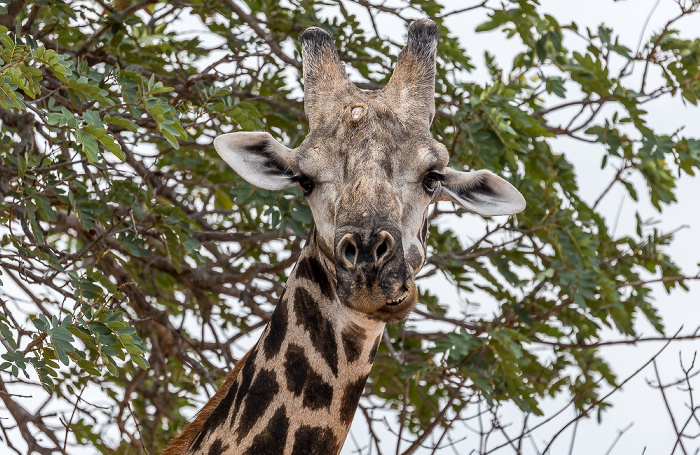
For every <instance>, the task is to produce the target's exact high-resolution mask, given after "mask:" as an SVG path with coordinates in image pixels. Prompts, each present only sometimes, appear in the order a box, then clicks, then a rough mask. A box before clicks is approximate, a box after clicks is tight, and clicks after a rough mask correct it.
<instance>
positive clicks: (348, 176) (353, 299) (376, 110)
mask: <svg viewBox="0 0 700 455" xmlns="http://www.w3.org/2000/svg"><path fill="white" fill-rule="evenodd" d="M437 31H438V30H437V26H436V25H435V23H434V22H432V21H430V20H427V19H425V20H418V21H415V22H414V23H413V24H412V25H411V27H410V28H409V30H408V42H407V44H406V46H405V47H404V49H403V50H402V52H401V54H400V55H399V58H398V61H397V64H396V68H395V69H394V72H393V74H392V76H391V79H390V80H389V82H388V84H387V85H386V86H385V87H384V88H382V89H380V90H376V91H364V90H360V89H358V88H357V87H356V86H355V85H354V84H353V83H351V82H350V81H349V80H348V78H347V76H346V74H345V69H344V67H343V65H342V64H341V62H340V60H339V58H338V54H337V52H336V49H335V46H334V44H333V39H332V38H331V36H330V35H329V34H328V33H327V32H325V31H324V30H322V29H320V28H317V27H312V28H309V29H307V30H306V31H304V33H302V34H301V37H300V40H301V44H302V56H303V70H304V110H305V111H306V116H307V118H308V121H309V135H308V136H307V137H306V138H305V139H304V141H303V142H302V143H301V145H300V146H299V147H297V148H295V149H289V148H287V147H285V146H284V145H282V144H280V143H279V142H277V141H276V140H275V139H273V137H272V136H271V135H270V134H268V133H261V132H260V133H248V132H246V133H232V134H224V135H222V136H219V137H218V138H216V140H215V141H214V146H215V147H216V150H217V151H218V153H219V154H220V155H221V156H222V157H223V159H224V160H225V161H226V162H227V163H228V164H229V165H230V166H231V167H232V168H233V169H234V170H235V171H236V172H237V173H238V174H240V175H241V176H242V177H243V178H244V179H246V180H247V181H248V182H250V183H251V184H253V185H257V186H259V187H261V188H266V189H269V190H281V189H284V188H286V187H289V186H292V185H297V186H298V187H299V188H301V190H302V191H303V192H304V195H305V196H306V198H307V200H308V203H309V205H310V207H311V211H312V213H313V216H314V221H315V232H314V235H315V239H314V240H315V242H316V244H317V245H318V248H319V250H320V252H321V253H322V254H323V255H324V256H325V258H326V259H327V261H325V262H326V263H327V264H329V266H330V268H331V269H332V270H331V275H332V276H333V277H334V279H335V284H336V293H337V295H338V297H339V299H340V301H341V302H342V303H343V304H344V305H345V306H346V307H348V308H350V309H351V310H354V311H359V312H362V313H365V314H367V315H369V316H370V317H372V318H375V319H379V320H382V321H385V322H394V321H398V320H400V319H402V318H404V317H405V316H406V315H408V313H409V312H410V311H411V310H412V309H413V308H414V306H415V304H416V302H417V300H418V293H417V290H416V286H415V284H414V277H415V276H416V274H417V273H418V271H419V270H420V269H421V267H422V266H423V264H424V261H425V255H426V235H427V230H428V218H427V216H428V208H429V206H430V204H432V203H434V202H436V201H438V200H451V201H454V202H455V203H457V204H459V205H460V206H462V207H464V208H465V209H466V210H468V211H470V212H473V213H477V214H480V215H484V216H492V215H509V214H515V213H518V212H520V211H521V210H523V209H524V207H525V200H524V198H523V197H522V195H521V194H520V193H519V192H518V190H516V189H515V188H514V187H513V186H512V185H511V184H510V183H508V182H506V181H505V180H503V179H502V178H500V177H497V176H496V175H494V174H492V173H491V172H489V171H475V172H460V171H456V170H452V169H450V168H449V167H447V161H448V153H447V148H446V147H445V146H444V145H442V144H440V143H439V142H437V141H435V140H434V139H433V138H432V136H431V134H430V124H431V123H432V121H433V117H434V115H435V100H434V95H435V93H434V92H435V54H436V48H437V37H438V33H437Z"/></svg>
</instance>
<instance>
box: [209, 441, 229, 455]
mask: <svg viewBox="0 0 700 455" xmlns="http://www.w3.org/2000/svg"><path fill="white" fill-rule="evenodd" d="M227 449H228V444H227V445H223V442H222V441H221V439H217V440H216V441H214V444H212V445H211V447H209V451H208V452H207V455H224V452H225V451H226V450H227Z"/></svg>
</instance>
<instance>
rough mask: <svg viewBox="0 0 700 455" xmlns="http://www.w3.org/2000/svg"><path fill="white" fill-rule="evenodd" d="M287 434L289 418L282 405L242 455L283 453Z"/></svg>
mask: <svg viewBox="0 0 700 455" xmlns="http://www.w3.org/2000/svg"><path fill="white" fill-rule="evenodd" d="M288 432H289V418H287V410H286V409H285V407H284V405H282V406H280V408H279V409H278V410H277V411H275V414H274V415H273V416H272V418H271V419H270V421H269V422H268V423H267V426H266V427H265V431H263V432H262V433H260V434H259V435H257V436H255V438H253V444H251V446H250V447H249V448H248V450H246V451H245V453H244V455H271V454H277V453H283V452H284V446H285V445H286V444H287V433H288Z"/></svg>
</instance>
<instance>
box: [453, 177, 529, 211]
mask: <svg viewBox="0 0 700 455" xmlns="http://www.w3.org/2000/svg"><path fill="white" fill-rule="evenodd" d="M444 175H445V178H444V180H443V181H442V195H441V197H440V200H447V201H453V202H456V203H457V204H459V205H461V206H462V207H464V208H465V209H466V210H469V211H470V212H473V213H476V214H478V215H482V216H494V215H514V214H516V213H519V212H522V211H523V210H524V209H525V198H524V197H523V195H522V194H520V191H518V190H517V189H515V187H514V186H513V185H511V184H510V183H508V182H506V181H505V180H503V179H502V178H501V177H499V176H497V175H496V174H494V173H492V172H489V171H474V172H459V171H455V170H453V169H450V168H447V169H445V173H444Z"/></svg>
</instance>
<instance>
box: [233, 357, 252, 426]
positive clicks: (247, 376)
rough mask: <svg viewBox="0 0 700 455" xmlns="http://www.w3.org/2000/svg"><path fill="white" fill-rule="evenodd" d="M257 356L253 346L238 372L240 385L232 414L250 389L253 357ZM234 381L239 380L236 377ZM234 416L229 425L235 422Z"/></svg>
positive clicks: (239, 407) (238, 407) (239, 406)
mask: <svg viewBox="0 0 700 455" xmlns="http://www.w3.org/2000/svg"><path fill="white" fill-rule="evenodd" d="M257 356H258V349H257V346H256V347H255V348H253V351H252V352H251V353H250V356H249V357H248V359H247V360H246V362H245V364H244V365H243V369H242V370H241V373H240V386H239V388H238V392H239V393H238V395H236V403H235V404H234V405H233V411H234V413H235V414H234V416H235V415H236V414H237V411H238V410H239V409H241V402H242V401H243V397H245V396H246V395H247V394H248V389H250V384H251V382H253V375H254V374H255V359H256V357H257ZM236 382H239V380H238V378H236ZM235 420H236V419H235V417H234V418H232V419H231V426H232V427H233V423H234V422H235Z"/></svg>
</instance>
